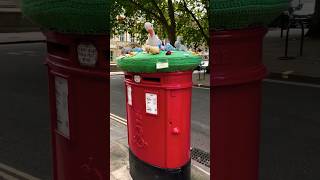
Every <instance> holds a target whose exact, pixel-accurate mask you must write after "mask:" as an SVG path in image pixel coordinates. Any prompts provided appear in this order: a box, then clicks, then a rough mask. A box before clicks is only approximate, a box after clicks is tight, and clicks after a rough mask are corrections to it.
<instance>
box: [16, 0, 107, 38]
mask: <svg viewBox="0 0 320 180" xmlns="http://www.w3.org/2000/svg"><path fill="white" fill-rule="evenodd" d="M109 5H110V1H108V0H23V1H22V6H21V8H22V11H23V13H24V15H25V16H27V17H29V18H30V19H31V20H32V21H34V22H35V23H37V24H39V25H40V26H41V27H42V28H45V29H48V30H52V31H57V32H62V33H79V34H106V33H108V32H109V27H108V26H109V25H108V24H109V16H110V14H109V11H108V9H109V8H110V6H109Z"/></svg>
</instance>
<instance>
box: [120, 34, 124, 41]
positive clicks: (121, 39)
mask: <svg viewBox="0 0 320 180" xmlns="http://www.w3.org/2000/svg"><path fill="white" fill-rule="evenodd" d="M120 41H121V42H124V34H120Z"/></svg>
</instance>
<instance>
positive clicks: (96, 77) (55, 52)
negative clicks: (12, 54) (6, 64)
mask: <svg viewBox="0 0 320 180" xmlns="http://www.w3.org/2000/svg"><path fill="white" fill-rule="evenodd" d="M45 35H46V37H47V50H48V55H47V60H46V64H47V66H48V77H49V95H50V106H51V132H52V153H53V179H54V180H107V179H109V177H110V175H109V174H108V171H109V169H108V163H109V162H108V155H109V148H108V147H109V144H108V142H109V122H108V121H107V120H106V117H107V116H108V114H109V64H108V63H109V62H108V61H107V60H106V55H107V53H106V52H108V50H109V41H108V39H109V37H108V36H107V35H96V36H93V35H92V36H90V35H75V34H61V33H55V32H47V33H46V34H45Z"/></svg>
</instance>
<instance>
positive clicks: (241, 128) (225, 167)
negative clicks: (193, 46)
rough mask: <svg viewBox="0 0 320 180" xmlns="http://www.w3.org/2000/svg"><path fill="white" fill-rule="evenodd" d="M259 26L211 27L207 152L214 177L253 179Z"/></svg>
mask: <svg viewBox="0 0 320 180" xmlns="http://www.w3.org/2000/svg"><path fill="white" fill-rule="evenodd" d="M266 32H267V30H266V29H265V28H247V29H241V30H224V31H212V32H211V37H212V38H211V49H210V57H211V59H210V61H211V62H210V65H211V69H212V73H211V78H210V80H211V93H210V94H211V111H210V112H211V114H210V116H211V131H212V133H211V152H212V154H211V155H212V156H213V161H212V162H211V163H212V167H211V168H212V169H211V170H212V172H213V173H212V175H211V176H212V177H213V179H215V180H234V179H237V180H258V179H259V176H258V172H259V146H260V119H261V81H262V79H263V78H264V77H265V76H266V73H267V71H266V68H265V66H264V65H263V63H262V42H263V37H264V36H265V34H266Z"/></svg>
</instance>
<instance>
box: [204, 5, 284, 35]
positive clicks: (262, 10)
mask: <svg viewBox="0 0 320 180" xmlns="http://www.w3.org/2000/svg"><path fill="white" fill-rule="evenodd" d="M288 6H289V2H288V0H212V1H210V29H241V28H247V27H255V26H267V25H268V24H269V23H271V22H272V21H273V20H274V19H275V18H276V17H278V16H279V15H280V14H281V12H283V11H285V10H287V9H288Z"/></svg>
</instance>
